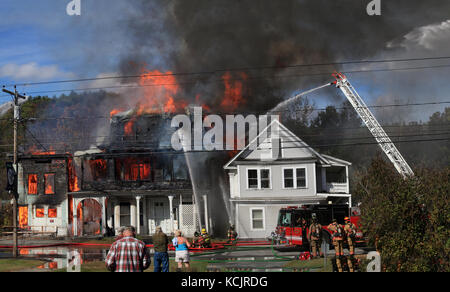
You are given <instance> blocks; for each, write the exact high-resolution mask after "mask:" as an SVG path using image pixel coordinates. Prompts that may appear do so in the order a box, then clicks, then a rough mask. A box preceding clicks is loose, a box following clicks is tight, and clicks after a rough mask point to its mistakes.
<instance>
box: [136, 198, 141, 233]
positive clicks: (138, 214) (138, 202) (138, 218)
mask: <svg viewBox="0 0 450 292" xmlns="http://www.w3.org/2000/svg"><path fill="white" fill-rule="evenodd" d="M136 232H137V234H141V196H136Z"/></svg>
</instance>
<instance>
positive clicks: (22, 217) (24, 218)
mask: <svg viewBox="0 0 450 292" xmlns="http://www.w3.org/2000/svg"><path fill="white" fill-rule="evenodd" d="M19 226H20V228H24V227H26V226H28V207H27V206H20V207H19Z"/></svg>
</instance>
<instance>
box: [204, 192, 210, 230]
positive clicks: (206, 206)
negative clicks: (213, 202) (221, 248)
mask: <svg viewBox="0 0 450 292" xmlns="http://www.w3.org/2000/svg"><path fill="white" fill-rule="evenodd" d="M203 203H204V209H205V210H204V212H205V228H206V231H207V232H208V233H209V218H208V217H209V216H208V199H207V195H203Z"/></svg>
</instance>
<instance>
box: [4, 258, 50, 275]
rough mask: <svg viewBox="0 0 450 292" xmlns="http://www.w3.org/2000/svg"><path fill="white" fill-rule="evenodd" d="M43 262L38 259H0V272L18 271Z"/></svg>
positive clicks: (34, 266)
mask: <svg viewBox="0 0 450 292" xmlns="http://www.w3.org/2000/svg"><path fill="white" fill-rule="evenodd" d="M44 263H45V262H43V261H39V260H24V259H0V272H19V271H23V270H27V269H32V268H36V267H38V266H40V265H43V264H44Z"/></svg>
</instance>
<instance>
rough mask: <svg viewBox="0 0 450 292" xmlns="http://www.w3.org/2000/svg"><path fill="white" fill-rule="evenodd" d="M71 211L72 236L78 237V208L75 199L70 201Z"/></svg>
mask: <svg viewBox="0 0 450 292" xmlns="http://www.w3.org/2000/svg"><path fill="white" fill-rule="evenodd" d="M72 208H73V209H72V210H73V219H72V225H73V236H78V208H77V200H76V199H75V198H73V199H72Z"/></svg>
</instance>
